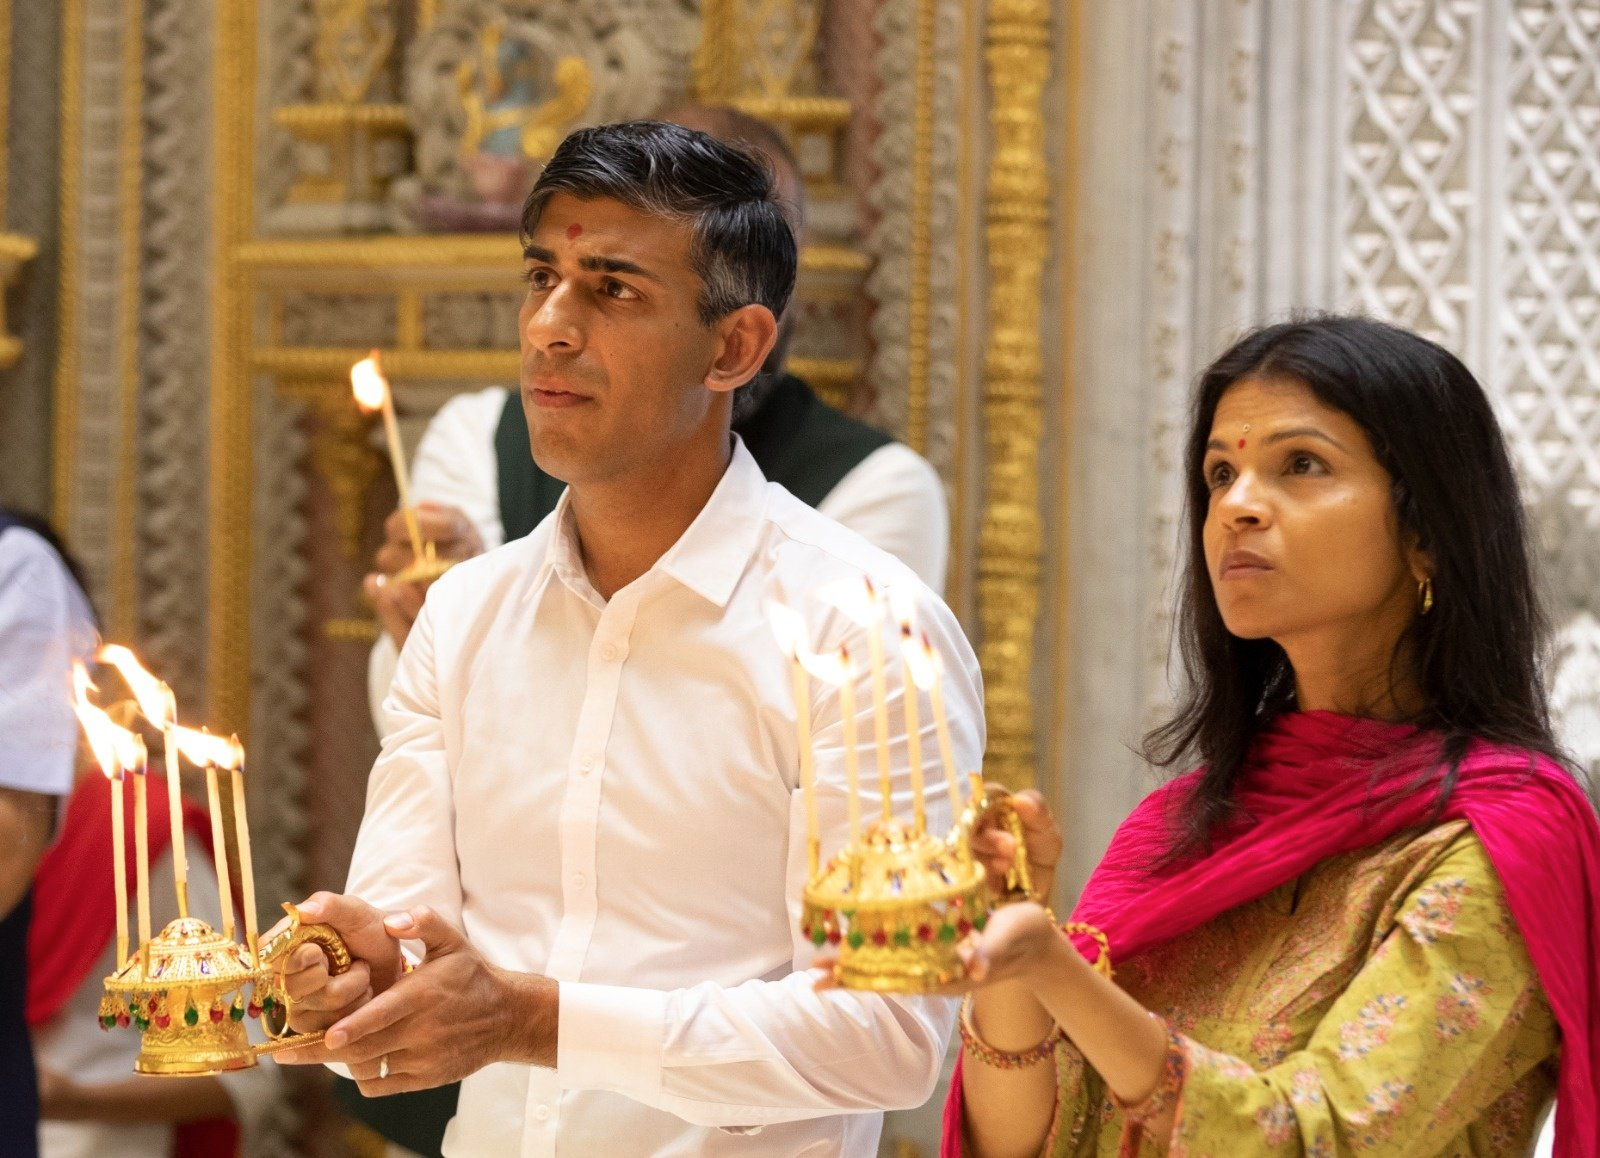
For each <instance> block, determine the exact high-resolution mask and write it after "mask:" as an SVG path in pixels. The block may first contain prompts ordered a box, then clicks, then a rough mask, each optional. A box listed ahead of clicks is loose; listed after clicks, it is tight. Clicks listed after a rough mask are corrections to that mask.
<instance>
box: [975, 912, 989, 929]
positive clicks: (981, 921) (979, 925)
mask: <svg viewBox="0 0 1600 1158" xmlns="http://www.w3.org/2000/svg"><path fill="white" fill-rule="evenodd" d="M988 923H989V915H988V914H987V913H979V914H978V915H977V916H976V917H974V918H973V919H972V927H973V928H974V929H976V930H978V932H980V933H981V932H983V927H984V926H985V925H987V924H988Z"/></svg>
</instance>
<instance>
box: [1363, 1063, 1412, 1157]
mask: <svg viewBox="0 0 1600 1158" xmlns="http://www.w3.org/2000/svg"><path fill="white" fill-rule="evenodd" d="M1416 1092H1417V1091H1416V1089H1415V1087H1413V1086H1412V1085H1411V1083H1410V1082H1402V1081H1400V1080H1398V1079H1396V1078H1390V1079H1389V1080H1387V1081H1385V1082H1383V1083H1382V1084H1381V1085H1379V1086H1377V1087H1376V1088H1375V1089H1372V1090H1369V1091H1367V1097H1366V1107H1365V1108H1364V1109H1360V1110H1352V1111H1351V1112H1350V1121H1351V1123H1352V1124H1353V1125H1357V1126H1365V1127H1367V1129H1366V1130H1364V1131H1362V1132H1361V1133H1360V1134H1359V1135H1357V1136H1356V1137H1355V1138H1354V1139H1353V1140H1354V1141H1355V1143H1356V1145H1357V1146H1359V1147H1360V1148H1362V1149H1371V1148H1373V1147H1376V1146H1382V1145H1383V1144H1384V1143H1386V1142H1388V1141H1389V1140H1390V1139H1391V1138H1393V1137H1394V1129H1395V1126H1396V1124H1397V1122H1398V1119H1399V1116H1400V1112H1401V1111H1402V1110H1404V1109H1405V1108H1406V1106H1407V1104H1408V1103H1410V1101H1411V1099H1412V1097H1413V1096H1414V1095H1415V1094H1416Z"/></svg>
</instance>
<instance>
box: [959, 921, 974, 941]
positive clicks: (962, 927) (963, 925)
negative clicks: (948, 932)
mask: <svg viewBox="0 0 1600 1158" xmlns="http://www.w3.org/2000/svg"><path fill="white" fill-rule="evenodd" d="M956 929H957V930H958V931H959V932H960V933H961V935H962V936H963V937H965V936H966V935H967V934H968V933H970V932H972V922H971V921H969V920H967V919H966V918H965V917H962V918H961V920H959V921H957V922H956Z"/></svg>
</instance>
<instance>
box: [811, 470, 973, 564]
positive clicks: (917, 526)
mask: <svg viewBox="0 0 1600 1158" xmlns="http://www.w3.org/2000/svg"><path fill="white" fill-rule="evenodd" d="M817 510H819V511H821V512H822V513H823V514H825V515H827V516H828V517H829V518H830V519H832V520H834V521H835V522H838V523H843V524H844V525H845V526H847V527H849V528H850V529H851V530H852V531H854V532H855V533H856V534H858V535H860V536H861V537H862V538H863V539H865V540H867V542H869V543H871V544H872V545H873V546H874V547H878V548H879V549H881V550H884V551H887V552H889V554H891V555H893V556H894V557H895V558H896V559H899V560H900V561H901V562H902V563H904V564H905V565H906V566H907V567H910V568H911V569H912V570H913V571H915V572H916V573H917V577H918V578H920V579H921V580H922V581H923V582H924V583H926V584H927V585H928V586H929V587H931V588H932V589H933V590H934V591H937V592H943V591H944V579H945V565H946V563H947V561H948V557H949V553H950V512H949V508H948V505H947V504H946V502H945V495H944V483H943V481H942V480H941V479H940V478H939V473H938V472H937V471H936V470H934V469H933V467H932V465H931V464H930V463H929V462H928V460H927V459H925V458H923V457H922V456H921V455H920V454H918V453H917V452H916V451H914V450H912V449H911V448H910V447H909V446H905V445H903V444H901V443H898V442H891V443H890V444H889V445H888V446H882V447H879V448H878V449H877V450H875V451H873V452H872V453H871V454H869V455H867V457H866V458H864V459H862V460H861V461H860V462H859V463H857V464H856V466H855V469H853V470H852V471H850V473H849V474H847V475H845V476H844V478H842V479H840V480H839V482H838V485H836V486H835V487H834V488H833V490H831V491H829V492H828V497H827V498H825V499H823V500H822V502H821V503H820V504H819V505H818V506H817Z"/></svg>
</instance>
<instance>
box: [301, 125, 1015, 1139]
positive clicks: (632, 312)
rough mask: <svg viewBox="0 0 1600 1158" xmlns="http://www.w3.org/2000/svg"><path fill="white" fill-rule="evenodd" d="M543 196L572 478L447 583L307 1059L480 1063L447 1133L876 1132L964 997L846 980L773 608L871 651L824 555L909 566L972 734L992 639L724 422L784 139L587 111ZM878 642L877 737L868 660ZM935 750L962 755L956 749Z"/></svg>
mask: <svg viewBox="0 0 1600 1158" xmlns="http://www.w3.org/2000/svg"><path fill="white" fill-rule="evenodd" d="M523 234H524V241H525V258H526V270H525V276H526V278H527V281H528V287H529V288H528V295H527V298H526V299H525V301H524V303H523V307H522V311H521V315H520V327H521V340H522V366H523V370H522V384H521V385H522V389H521V394H522V400H523V404H524V409H525V414H526V418H527V423H528V427H529V438H530V446H531V449H532V453H533V456H534V458H535V460H536V461H537V462H538V463H539V465H540V467H541V468H542V469H543V470H545V471H547V472H548V473H549V474H551V475H552V476H553V477H555V478H558V479H561V480H562V481H564V482H565V483H566V484H567V490H566V492H565V494H564V495H563V497H562V499H561V500H560V502H559V503H558V505H557V507H556V509H555V511H554V512H553V513H552V514H551V515H550V516H549V517H547V518H546V519H544V520H543V521H542V522H541V523H540V525H539V526H538V527H537V528H536V529H535V530H534V531H533V533H532V534H530V535H528V536H527V537H525V538H523V539H520V540H517V541H514V542H512V543H510V544H507V545H506V546H504V547H501V548H499V549H497V550H495V551H491V552H489V553H487V554H485V555H482V556H479V557H478V558H475V559H469V560H467V561H466V562H464V563H462V564H460V565H459V566H457V567H456V568H454V569H453V570H452V571H451V572H450V573H449V574H447V575H445V576H444V577H443V578H442V579H440V580H439V581H438V582H437V583H435V584H434V586H433V587H432V588H431V589H430V591H429V594H428V598H427V601H426V603H425V604H424V606H423V608H422V611H421V613H420V615H419V616H418V618H417V620H416V623H415V625H414V627H413V628H412V630H411V632H410V634H409V637H408V639H407V642H406V647H405V650H404V653H403V654H402V656H401V661H400V668H399V671H398V674H397V676H396V678H395V682H394V687H393V690H392V691H391V693H390V695H389V698H388V700H387V702H386V704H385V708H386V715H387V719H388V723H389V734H388V737H387V739H386V741H385V745H384V751H383V754H382V756H380V758H379V760H378V763H377V764H376V765H375V767H374V768H373V772H372V778H371V782H370V786H369V791H368V802H367V812H366V816H365V818H364V820H363V823H362V829H361V835H360V838H359V839H358V841H357V846H356V852H355V857H354V862H353V864H352V867H351V874H350V882H349V886H348V888H347V891H346V895H344V896H334V895H331V894H318V895H317V896H315V897H313V898H312V899H311V900H310V901H308V902H307V904H306V906H305V907H304V913H305V916H306V917H307V919H309V920H313V921H329V922H331V923H333V924H334V925H335V926H336V927H338V928H339V930H340V931H341V933H343V934H344V936H345V938H346V940H347V941H348V942H349V944H350V947H351V949H352V951H353V953H354V955H355V956H356V958H357V959H358V964H357V965H356V966H355V968H354V969H353V970H352V971H351V972H350V973H349V974H346V975H344V976H342V977H332V978H330V977H329V976H328V974H327V972H326V969H325V967H324V964H323V960H322V957H321V955H320V953H319V952H318V951H317V950H315V949H311V948H307V949H304V950H303V951H302V952H300V953H297V954H296V956H295V958H294V961H293V962H292V966H291V972H290V974H289V978H288V985H289V992H290V996H291V997H292V998H293V1001H294V1006H293V1008H294V1010H295V1013H294V1019H295V1026H296V1028H299V1029H314V1028H321V1027H324V1026H331V1028H330V1029H329V1033H328V1037H327V1040H326V1042H325V1043H324V1044H322V1045H317V1046H310V1047H304V1048H303V1049H301V1050H299V1051H294V1054H291V1055H285V1056H284V1060H287V1061H302V1062H304V1061H334V1062H340V1063H345V1064H347V1065H348V1066H349V1067H350V1071H351V1073H352V1075H353V1076H354V1077H355V1079H356V1080H357V1081H358V1082H359V1083H360V1086H361V1090H362V1092H363V1093H366V1094H369V1095H384V1094H389V1093H395V1092H403V1091H408V1090H416V1089H421V1088H427V1087H432V1086H437V1085H441V1084H444V1083H447V1082H450V1081H455V1080H458V1079H463V1078H465V1081H463V1083H462V1088H461V1099H460V1107H459V1110H458V1113H457V1115H456V1117H455V1119H454V1121H453V1122H452V1123H451V1126H450V1130H449V1132H448V1134H447V1136H446V1139H445V1145H444V1149H445V1152H446V1153H447V1154H463V1155H466V1154H470V1155H473V1156H474V1158H476V1156H480V1155H481V1156H490V1158H492V1156H494V1155H500V1154H506V1155H511V1154H517V1155H544V1154H555V1153H557V1152H558V1151H559V1152H560V1153H562V1154H599V1153H604V1152H606V1151H607V1150H613V1151H620V1152H626V1153H637V1154H653V1155H676V1154H681V1155H717V1154H738V1155H754V1154H761V1155H768V1154H770V1155H793V1154H798V1153H811V1154H847V1155H857V1154H869V1153H872V1152H873V1151H874V1150H875V1147H876V1141H877V1135H878V1131H879V1126H880V1116H879V1114H878V1113H877V1111H878V1110H880V1109H884V1108H898V1107H905V1106H915V1105H920V1104H921V1103H922V1102H923V1101H924V1100H925V1099H926V1098H927V1096H928V1094H929V1092H930V1091H931V1089H932V1087H933V1085H934V1082H935V1081H936V1079H937V1076H938V1071H939V1065H940V1061H941V1059H942V1057H943V1053H944V1044H945V1039H946V1037H947V1035H948V1031H949V1029H950V1025H951V1021H952V1018H953V1010H952V1009H951V1007H950V1006H949V1004H948V1003H947V1002H945V1001H942V1000H939V999H933V998H898V997H886V996H881V995H876V994H863V993H851V992H838V991H835V992H821V993H819V992H817V991H816V989H815V986H814V983H815V977H816V975H815V974H812V973H809V972H807V969H808V966H809V965H810V962H811V960H812V946H811V943H810V942H809V941H808V940H805V939H804V938H803V937H802V936H801V935H800V933H799V930H798V929H797V928H796V916H797V912H798V900H799V892H800V888H801V885H802V884H803V881H804V878H805V874H806V851H805V843H806V842H805V829H806V823H807V821H806V814H807V810H806V808H805V807H804V803H803V800H802V798H801V793H800V792H799V791H798V790H797V788H798V784H799V780H800V753H799V749H798V744H799V741H798V740H797V738H796V732H795V724H796V714H797V712H798V711H799V710H800V705H797V703H796V700H795V694H794V691H793V684H792V682H791V678H790V671H789V662H788V660H787V658H786V657H785V656H784V655H783V654H782V653H781V652H780V651H779V650H778V648H777V646H776V645H775V643H774V642H773V639H772V636H771V633H770V630H769V624H768V616H769V613H770V609H771V606H772V605H773V604H774V603H782V604H786V605H788V606H790V607H791V608H793V609H794V610H796V611H797V612H799V613H801V614H802V615H803V616H804V618H805V620H806V622H807V639H806V641H805V642H806V645H807V646H808V647H809V648H810V649H811V650H813V651H818V652H822V651H828V650H832V649H835V648H837V647H839V646H840V645H841V644H845V645H847V646H849V647H850V648H851V649H852V650H853V651H854V652H856V653H857V654H861V653H863V652H864V650H865V649H864V642H863V640H862V638H861V637H862V629H861V628H858V627H855V626H854V625H853V624H852V623H851V622H850V621H849V620H848V619H846V618H845V617H844V615H843V614H842V613H840V612H837V611H834V610H831V609H830V608H829V607H828V605H827V604H825V603H823V602H821V601H819V600H817V599H816V598H814V593H815V591H816V589H817V588H818V587H820V586H822V585H825V584H833V583H843V584H847V585H850V586H852V587H854V588H855V589H857V590H859V589H861V588H862V587H864V585H865V581H866V580H867V579H869V578H870V579H871V581H872V582H873V584H874V585H875V586H877V587H879V588H884V587H887V588H890V589H893V590H896V591H898V592H900V593H901V594H902V595H903V596H905V597H908V598H909V599H910V600H911V601H912V602H914V603H915V606H916V608H917V614H918V617H919V620H920V624H921V628H922V629H923V630H924V631H925V632H926V633H927V635H928V636H929V638H930V639H931V641H932V643H933V645H934V646H935V647H936V648H938V649H939V651H940V652H941V653H942V654H943V655H944V656H945V658H946V662H947V665H948V667H949V677H948V682H947V684H946V701H947V703H948V704H949V706H950V712H951V724H952V727H953V729H954V731H955V747H956V758H957V760H958V761H959V763H960V766H961V767H963V768H969V767H977V762H978V760H979V759H980V755H981V752H982V748H983V724H982V714H981V713H982V710H981V691H980V688H979V676H978V670H977V663H976V660H975V658H974V656H973V654H972V651H971V649H970V647H969V646H968V645H967V643H966V641H965V640H964V639H963V638H962V636H961V633H960V629H959V627H958V626H957V625H956V623H955V621H954V618H953V617H952V616H951V614H950V612H949V610H948V609H947V608H945V607H944V605H943V604H942V603H941V602H940V601H939V600H938V598H937V597H936V596H934V595H933V594H932V592H930V591H929V590H928V589H927V588H926V587H925V586H924V585H923V584H922V583H921V582H920V581H919V580H918V579H917V578H916V576H915V575H914V574H913V573H912V572H911V571H910V570H909V569H908V568H907V567H905V566H904V565H903V564H901V563H899V562H897V561H896V560H895V559H893V558H892V557H891V556H889V555H887V554H886V553H884V552H882V551H879V550H878V549H876V548H874V547H872V546H870V545H869V544H867V543H866V542H865V540H863V539H861V538H860V537H859V536H856V535H855V534H853V533H852V532H849V531H847V530H845V529H844V528H842V527H840V526H839V525H838V524H836V523H834V522H832V521H831V520H829V519H827V518H825V517H824V516H822V515H819V514H818V513H816V512H815V511H813V510H812V509H810V508H809V507H807V506H805V505H804V504H803V503H801V502H799V501H798V500H796V499H795V498H793V497H792V496H791V495H789V494H788V493H787V492H785V491H784V490H783V489H782V488H780V487H777V486H773V485H772V484H769V483H768V482H767V481H766V480H765V479H764V478H763V477H762V475H761V473H760V470H759V468H757V466H756V464H755V462H754V460H753V459H752V458H751V456H750V454H749V452H748V451H747V450H746V449H745V448H744V445H743V443H742V442H740V441H739V440H738V439H737V438H736V437H733V436H732V435H731V434H730V417H731V412H732V407H733V394H734V393H735V392H736V391H737V390H738V389H739V388H741V387H743V386H745V385H746V384H747V383H748V382H749V381H750V380H751V379H752V378H754V377H755V375H756V373H757V372H758V371H759V369H760V367H761V366H762V364H763V362H764V360H765V359H766V357H767V356H768V354H769V353H770V351H771V348H772V345H773V343H774V341H775V340H776V338H777V329H778V322H777V319H778V318H779V317H780V316H781V315H782V313H783V310H784V306H785V305H786V303H787V300H788V297H789V294H790V292H791V290H792V287H793V282H794V271H795V252H796V251H795V244H794V238H793V235H792V234H791V232H790V230H789V227H788V225H787V224H786V222H785V221H784V219H783V216H782V214H781V213H780V211H779V209H778V206H777V204H776V201H775V198H774V192H773V182H772V178H771V176H770V174H769V173H768V172H767V171H766V170H765V169H764V168H763V166H762V165H761V164H760V162H759V161H757V160H756V159H755V158H754V157H753V156H752V155H750V154H748V153H745V152H744V151H742V150H740V149H737V148H734V147H730V146H728V145H725V144H722V143H720V142H718V141H716V140H715V139H714V138H711V137H709V136H706V135H705V134H701V133H697V132H692V131H690V130H685V129H682V128H679V127H676V126H670V125H663V124H658V123H653V122H634V123H630V124H623V125H612V126H606V127H602V128H597V129H587V130H583V131H581V132H578V133H574V134H573V135H572V136H571V137H569V138H568V139H567V140H566V142H564V143H563V145H562V146H561V148H560V149H559V150H558V151H557V152H556V155H555V156H554V157H553V158H552V159H551V161H550V163H549V164H548V165H547V166H546V168H545V171H544V174H543V175H542V176H541V177H540V179H539V183H538V185H537V186H536V187H535V189H534V192H533V194H532V195H531V196H530V198H529V201H528V205H527V207H526V209H525V211H524V217H523ZM883 630H885V632H886V633H887V628H884V629H883ZM891 654H892V652H891ZM854 676H855V679H856V691H857V695H856V703H857V704H858V705H860V706H861V707H862V709H863V710H862V713H861V718H860V719H858V720H857V721H856V732H857V735H858V736H859V737H862V738H864V739H865V740H866V742H867V743H868V744H869V745H870V743H871V739H870V738H871V736H872V733H873V728H872V710H871V703H872V695H871V686H872V680H871V676H870V673H869V672H868V671H867V670H866V665H858V666H857V667H856V668H855V669H854ZM889 686H890V691H891V695H890V711H891V717H892V719H894V720H896V721H900V720H903V718H904V716H903V711H902V705H901V704H900V702H899V701H900V699H901V691H902V689H901V685H900V682H899V681H898V680H891V681H890V685H889ZM839 712H840V697H839V696H838V695H837V694H835V693H832V692H830V691H828V690H827V689H818V690H817V691H816V692H815V693H814V697H813V698H812V706H811V708H810V715H811V718H812V725H813V729H814V732H813V734H814V737H815V739H814V742H813V750H814V752H815V777H816V782H817V785H818V792H817V799H818V812H819V815H820V823H821V834H822V842H823V847H824V852H825V853H829V852H831V851H832V850H834V849H836V848H838V847H839V845H840V844H841V843H842V842H843V839H844V835H845V817H846V811H847V798H846V792H845V784H846V782H847V781H846V772H845V768H846V761H845V756H844V753H843V752H842V750H841V747H842V735H843V731H844V724H843V721H842V720H841V719H840V715H839ZM894 732H895V733H896V734H894V735H893V736H892V737H891V744H892V749H893V751H894V753H895V755H896V763H897V765H898V767H897V770H896V773H895V781H894V786H893V790H894V791H895V792H896V793H897V795H898V796H899V797H900V799H899V801H898V803H899V806H900V809H901V811H902V812H905V811H907V804H908V802H907V801H906V800H905V799H904V795H905V792H906V787H907V784H908V783H909V770H908V769H906V767H905V755H904V753H905V750H906V743H905V737H904V735H903V729H901V728H896V729H894ZM936 748H937V745H936V744H935V743H934V742H933V740H932V736H931V733H930V735H929V736H928V737H927V738H926V739H925V741H924V743H923V746H922V750H923V752H924V753H925V754H931V753H934V752H935V751H936ZM858 755H859V754H858ZM863 759H865V760H866V762H867V766H869V767H870V766H871V752H870V750H869V752H868V753H866V754H865V756H864V757H863ZM926 771H927V772H928V774H929V780H930V783H934V784H937V781H938V779H939V778H940V777H939V774H938V772H937V757H936V756H933V757H932V758H931V759H930V760H929V767H928V768H927V769H926ZM874 795H875V794H864V801H863V803H864V807H865V810H866V812H867V814H868V815H872V810H873V808H874V807H875V806H876V802H875V800H874ZM939 799H941V796H940V792H939V791H938V790H935V791H934V792H933V793H932V794H931V800H930V812H932V813H933V817H932V819H931V821H930V823H932V824H934V825H943V824H945V823H948V819H949V818H948V817H947V816H944V815H942V813H941V812H940V811H938V810H937V809H935V808H934V807H933V805H934V804H935V803H936V802H937V801H938V800H939ZM386 914H387V915H386ZM401 940H404V941H405V942H407V943H408V946H409V947H410V948H411V949H412V950H413V953H414V952H415V951H416V950H418V949H420V950H422V951H423V953H424V954H425V955H424V956H423V959H422V963H421V964H420V965H419V966H418V967H417V968H416V970H415V972H412V973H409V974H406V973H404V970H403V964H402V961H403V959H402V956H401V954H400V953H399V951H398V949H397V946H398V944H399V943H400V941H401Z"/></svg>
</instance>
